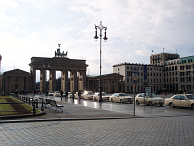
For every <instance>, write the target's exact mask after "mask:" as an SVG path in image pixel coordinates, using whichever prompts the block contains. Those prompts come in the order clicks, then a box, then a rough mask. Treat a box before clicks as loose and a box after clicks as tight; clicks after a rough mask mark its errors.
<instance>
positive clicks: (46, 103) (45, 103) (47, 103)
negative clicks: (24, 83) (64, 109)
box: [44, 99, 52, 108]
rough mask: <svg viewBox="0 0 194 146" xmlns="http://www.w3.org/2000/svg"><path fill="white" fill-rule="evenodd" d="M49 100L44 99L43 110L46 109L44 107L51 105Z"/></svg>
mask: <svg viewBox="0 0 194 146" xmlns="http://www.w3.org/2000/svg"><path fill="white" fill-rule="evenodd" d="M51 101H52V100H51V99H46V100H45V102H44V105H45V108H46V105H51Z"/></svg>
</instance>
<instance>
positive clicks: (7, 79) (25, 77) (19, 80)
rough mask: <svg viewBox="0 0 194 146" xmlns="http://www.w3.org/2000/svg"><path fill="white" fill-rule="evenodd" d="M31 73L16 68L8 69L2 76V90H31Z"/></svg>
mask: <svg viewBox="0 0 194 146" xmlns="http://www.w3.org/2000/svg"><path fill="white" fill-rule="evenodd" d="M31 77H32V76H31V75H30V73H28V72H26V71H23V70H20V69H14V70H10V71H6V72H4V73H3V75H2V76H1V86H0V87H1V89H0V90H1V91H2V92H12V91H15V90H16V89H18V91H19V92H20V91H23V90H28V91H31Z"/></svg>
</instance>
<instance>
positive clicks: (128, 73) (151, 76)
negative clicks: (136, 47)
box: [113, 62, 164, 92]
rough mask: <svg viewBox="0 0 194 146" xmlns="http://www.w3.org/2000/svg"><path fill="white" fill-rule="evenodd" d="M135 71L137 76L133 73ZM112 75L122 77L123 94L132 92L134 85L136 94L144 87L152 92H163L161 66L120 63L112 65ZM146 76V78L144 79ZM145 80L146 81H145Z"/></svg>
mask: <svg viewBox="0 0 194 146" xmlns="http://www.w3.org/2000/svg"><path fill="white" fill-rule="evenodd" d="M133 70H136V72H137V74H135V73H133ZM113 73H118V74H120V75H123V76H124V77H123V84H122V88H123V92H131V91H133V90H134V89H133V86H134V85H135V90H136V92H143V91H144V87H151V89H152V92H154V91H159V90H163V88H164V87H163V77H164V76H163V66H155V65H146V64H137V63H126V62H125V63H121V64H116V65H113ZM134 76H136V77H137V83H136V84H135V83H133V77H134ZM144 76H146V77H144ZM145 78H147V79H145Z"/></svg>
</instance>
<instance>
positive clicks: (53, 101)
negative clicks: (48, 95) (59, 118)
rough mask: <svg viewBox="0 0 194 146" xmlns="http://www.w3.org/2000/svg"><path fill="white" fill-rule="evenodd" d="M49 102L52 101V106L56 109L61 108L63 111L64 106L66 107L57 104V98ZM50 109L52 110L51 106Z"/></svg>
mask: <svg viewBox="0 0 194 146" xmlns="http://www.w3.org/2000/svg"><path fill="white" fill-rule="evenodd" d="M49 102H50V105H51V107H55V111H56V110H57V109H61V111H62V112H63V109H62V107H64V106H63V105H59V104H57V102H56V101H55V100H50V101H49ZM49 110H50V108H49Z"/></svg>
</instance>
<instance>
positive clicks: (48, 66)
mask: <svg viewBox="0 0 194 146" xmlns="http://www.w3.org/2000/svg"><path fill="white" fill-rule="evenodd" d="M58 46H59V48H58V49H57V51H55V57H53V58H46V57H32V58H31V63H30V64H29V66H30V71H31V75H32V87H33V89H35V83H36V70H40V91H41V92H46V90H47V88H46V70H49V91H55V89H56V71H61V90H62V91H66V90H67V91H68V86H69V85H68V71H70V91H71V92H73V91H78V90H84V89H85V88H86V68H87V66H88V65H87V64H86V60H78V59H69V58H67V57H66V56H67V52H66V53H64V51H63V52H60V44H58ZM77 73H78V76H77ZM77 87H78V89H77Z"/></svg>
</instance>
